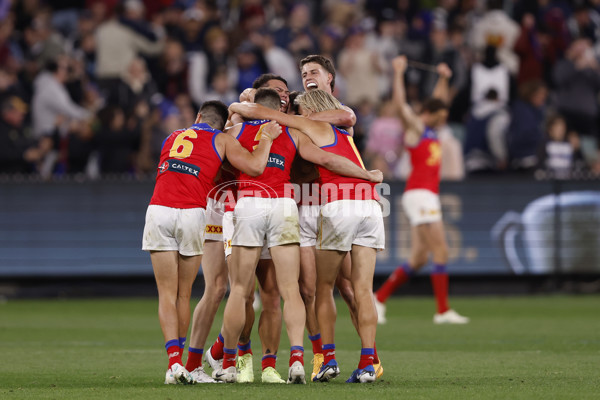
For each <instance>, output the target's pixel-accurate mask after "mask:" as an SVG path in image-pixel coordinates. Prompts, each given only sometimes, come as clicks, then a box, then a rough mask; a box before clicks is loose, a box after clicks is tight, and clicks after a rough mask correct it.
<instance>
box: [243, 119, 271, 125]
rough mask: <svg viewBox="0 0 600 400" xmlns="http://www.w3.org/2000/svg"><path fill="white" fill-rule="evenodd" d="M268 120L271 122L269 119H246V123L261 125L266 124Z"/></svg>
mask: <svg viewBox="0 0 600 400" xmlns="http://www.w3.org/2000/svg"><path fill="white" fill-rule="evenodd" d="M267 122H269V120H268V119H254V120H250V121H245V122H244V124H246V125H250V126H259V125H264V124H266V123H267Z"/></svg>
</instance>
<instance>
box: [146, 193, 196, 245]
mask: <svg viewBox="0 0 600 400" xmlns="http://www.w3.org/2000/svg"><path fill="white" fill-rule="evenodd" d="M205 225H206V210H204V208H171V207H164V206H159V205H155V204H151V205H149V206H148V210H147V211H146V224H145V225H144V236H143V239H142V250H146V251H150V250H155V251H172V250H174V251H178V252H179V254H181V255H183V256H198V255H201V254H202V253H203V246H204V229H205Z"/></svg>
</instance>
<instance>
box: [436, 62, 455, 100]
mask: <svg viewBox="0 0 600 400" xmlns="http://www.w3.org/2000/svg"><path fill="white" fill-rule="evenodd" d="M436 69H437V73H438V80H437V82H436V84H435V87H434V88H433V93H432V95H431V97H434V98H436V99H440V100H442V101H443V102H444V103H446V104H448V103H449V102H450V78H452V70H451V69H450V67H448V65H447V64H445V63H441V64H438V65H437V67H436Z"/></svg>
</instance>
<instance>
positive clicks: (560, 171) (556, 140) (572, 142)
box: [540, 114, 585, 179]
mask: <svg viewBox="0 0 600 400" xmlns="http://www.w3.org/2000/svg"><path fill="white" fill-rule="evenodd" d="M545 133H546V135H545V138H544V140H545V143H544V144H543V146H542V147H541V154H540V166H541V167H542V168H544V169H545V170H546V171H548V172H550V173H551V174H552V175H551V176H552V177H554V178H557V179H567V178H570V177H572V173H573V172H574V171H576V170H582V169H584V168H585V160H584V158H583V154H582V153H581V148H580V142H579V135H577V133H576V132H568V133H567V124H566V122H565V119H564V118H563V117H562V116H561V115H560V114H554V115H551V116H550V117H549V118H548V119H547V122H546V126H545Z"/></svg>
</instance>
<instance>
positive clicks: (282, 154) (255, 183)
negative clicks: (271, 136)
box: [237, 120, 296, 198]
mask: <svg viewBox="0 0 600 400" xmlns="http://www.w3.org/2000/svg"><path fill="white" fill-rule="evenodd" d="M268 122H269V121H267V120H256V121H247V122H244V124H243V125H242V129H241V130H240V133H239V134H238V136H237V140H238V141H239V142H240V144H241V145H242V146H243V147H244V148H245V149H247V150H248V151H253V150H254V149H255V148H256V147H257V146H258V141H259V140H260V136H261V134H262V130H263V127H264V125H265V124H266V123H268ZM281 129H283V133H282V134H281V135H279V136H278V137H277V139H275V140H274V141H273V144H272V145H271V150H270V153H269V159H268V161H267V166H266V168H265V170H264V172H263V173H262V174H261V175H259V176H256V177H252V176H250V175H246V174H244V173H243V172H240V174H239V177H238V180H239V181H240V182H238V197H239V198H241V197H245V196H246V197H268V198H277V197H291V198H293V197H294V192H293V190H292V189H291V185H290V170H291V169H292V162H293V161H294V157H295V156H296V143H294V140H293V139H292V136H291V135H290V132H289V130H288V128H287V127H286V126H283V125H282V126H281Z"/></svg>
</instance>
